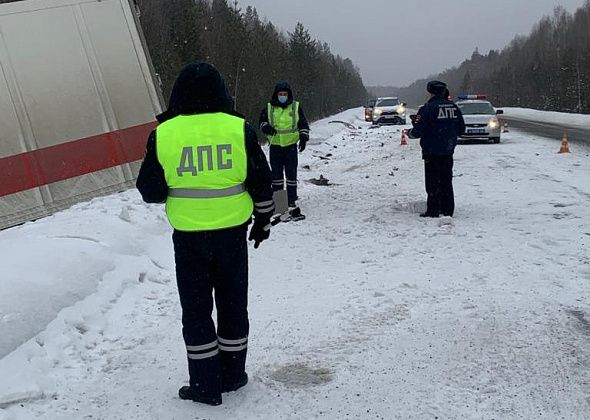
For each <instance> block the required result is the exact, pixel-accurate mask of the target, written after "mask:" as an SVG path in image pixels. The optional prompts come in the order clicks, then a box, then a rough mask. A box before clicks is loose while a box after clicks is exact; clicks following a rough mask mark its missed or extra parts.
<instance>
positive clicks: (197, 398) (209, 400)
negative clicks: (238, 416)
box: [178, 386, 221, 405]
mask: <svg viewBox="0 0 590 420" xmlns="http://www.w3.org/2000/svg"><path fill="white" fill-rule="evenodd" d="M178 396H179V397H180V399H181V400H191V401H194V402H198V403H202V404H207V405H221V395H219V396H218V397H209V396H206V395H200V394H197V393H196V392H195V391H194V390H193V389H192V388H191V387H190V386H183V387H182V388H180V389H179V390H178Z"/></svg>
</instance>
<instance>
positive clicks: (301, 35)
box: [137, 0, 367, 121]
mask: <svg viewBox="0 0 590 420" xmlns="http://www.w3.org/2000/svg"><path fill="white" fill-rule="evenodd" d="M137 4H138V6H139V9H140V11H141V17H140V20H141V23H142V27H143V31H144V34H145V37H146V40H147V44H148V46H149V50H150V53H151V56H152V61H153V63H154V66H155V68H156V72H157V73H158V74H159V75H160V78H161V81H162V90H163V92H164V95H165V97H166V98H167V97H168V94H169V92H170V89H171V87H172V84H173V82H174V78H175V76H176V75H177V73H178V71H179V70H180V68H182V66H183V65H185V64H186V63H189V62H192V61H195V60H206V61H208V62H210V63H212V64H214V65H215V66H216V67H217V68H218V69H219V70H220V71H221V73H222V74H223V76H224V77H225V80H226V83H227V85H228V88H229V90H230V93H231V94H232V95H233V96H235V100H236V105H237V110H238V111H239V112H241V113H243V114H245V115H246V116H247V117H249V118H250V119H251V120H254V121H258V115H259V113H260V110H261V109H262V108H263V107H264V106H265V104H266V103H267V102H268V100H269V99H270V96H271V94H272V91H273V89H274V85H275V83H276V82H277V81H278V80H287V81H288V82H289V83H290V84H291V86H292V88H293V91H294V94H295V95H296V97H297V98H298V99H299V100H300V101H301V102H302V106H303V108H304V110H305V112H306V115H307V117H308V118H309V119H311V120H314V119H318V118H321V117H325V116H328V115H331V114H334V113H336V112H338V111H339V110H341V109H347V108H352V107H357V106H360V105H362V104H363V103H364V102H365V101H366V99H367V91H366V89H365V87H364V85H363V81H362V79H361V76H360V72H359V70H358V68H356V67H355V65H354V64H353V63H352V61H351V60H350V59H348V58H342V57H340V56H339V55H336V54H333V53H332V52H331V51H330V47H329V46H328V45H327V44H326V43H322V42H320V41H318V40H315V39H313V38H312V37H311V35H310V34H309V32H308V30H307V29H306V28H305V27H304V26H303V24H301V23H298V24H297V25H296V27H295V28H294V29H293V31H292V32H288V33H286V34H285V33H283V32H282V31H280V30H279V29H278V28H277V27H275V26H274V25H273V24H272V23H271V22H269V21H267V20H263V19H261V18H260V17H259V15H258V13H257V11H256V9H255V8H252V7H246V8H245V9H242V8H240V7H239V4H238V2H233V3H229V2H228V1H227V0H137Z"/></svg>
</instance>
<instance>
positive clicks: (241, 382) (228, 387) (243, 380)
mask: <svg viewBox="0 0 590 420" xmlns="http://www.w3.org/2000/svg"><path fill="white" fill-rule="evenodd" d="M247 383H248V374H247V373H246V372H244V373H242V375H241V376H240V379H238V380H237V381H236V382H234V383H232V384H223V387H222V388H221V390H222V392H233V391H237V390H238V389H240V388H241V387H243V386H245V385H246V384H247Z"/></svg>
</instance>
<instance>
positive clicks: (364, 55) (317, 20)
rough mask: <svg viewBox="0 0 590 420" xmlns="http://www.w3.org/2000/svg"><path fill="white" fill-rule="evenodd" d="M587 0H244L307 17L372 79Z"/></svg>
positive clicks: (275, 18) (390, 77)
mask: <svg viewBox="0 0 590 420" xmlns="http://www.w3.org/2000/svg"><path fill="white" fill-rule="evenodd" d="M583 2H584V0H417V1H416V0H403V1H400V0H239V4H240V6H241V7H242V8H244V9H245V7H246V6H247V5H251V6H254V7H256V9H257V10H258V14H259V15H260V17H261V18H267V19H269V20H270V21H272V22H273V23H274V24H275V25H276V26H278V27H279V28H281V29H283V30H284V31H288V32H290V31H292V30H293V28H294V27H295V24H296V23H297V21H300V22H302V23H303V24H304V25H305V27H306V28H307V29H308V30H309V31H310V33H311V35H312V36H313V37H314V38H317V39H320V40H322V41H324V42H327V43H328V44H329V45H330V46H331V48H332V52H333V53H337V54H340V55H342V56H344V57H349V58H351V59H352V60H353V61H354V63H355V64H356V65H357V66H358V67H359V68H360V69H361V73H362V76H363V80H364V82H365V84H366V85H376V84H380V85H396V86H405V85H408V84H410V83H412V82H413V81H414V80H416V79H419V78H422V77H426V76H428V75H430V74H434V73H438V72H440V71H442V70H444V69H446V68H448V67H452V66H454V65H457V64H459V63H460V62H462V61H463V60H464V59H465V58H468V57H470V56H471V53H472V52H473V50H474V49H475V47H479V50H480V52H482V53H487V52H488V51H489V50H490V49H500V48H502V47H504V46H505V45H506V44H508V43H509V42H510V41H511V40H512V39H513V38H514V36H515V35H517V34H527V33H528V32H529V31H530V30H531V28H532V26H533V25H534V24H535V23H536V22H537V21H538V20H539V18H540V17H541V16H543V15H547V14H552V13H553V8H554V7H555V6H557V5H562V6H564V7H565V8H566V9H567V10H568V11H570V12H572V11H575V9H576V8H578V7H579V6H581V5H582V4H583Z"/></svg>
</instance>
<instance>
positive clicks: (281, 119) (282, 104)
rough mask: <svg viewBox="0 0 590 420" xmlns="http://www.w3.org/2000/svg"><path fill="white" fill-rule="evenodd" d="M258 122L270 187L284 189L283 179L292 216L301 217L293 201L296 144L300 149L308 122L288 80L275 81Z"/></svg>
mask: <svg viewBox="0 0 590 420" xmlns="http://www.w3.org/2000/svg"><path fill="white" fill-rule="evenodd" d="M259 124H260V129H261V131H262V132H263V133H264V134H265V135H266V136H267V137H268V140H269V143H270V166H271V169H272V187H273V190H274V191H277V190H282V189H284V188H285V180H284V178H286V179H287V196H288V204H289V213H290V214H291V219H292V220H300V219H303V218H304V216H303V215H302V214H301V210H300V209H299V207H297V204H296V201H297V198H298V197H297V165H298V157H297V143H299V152H303V151H304V150H305V146H306V144H307V142H308V140H309V124H308V122H307V119H306V118H305V114H304V112H303V108H302V107H301V105H300V104H299V102H298V101H296V100H294V98H293V91H292V90H291V86H290V85H289V83H287V82H285V81H280V82H278V83H277V84H276V86H275V90H274V92H273V94H272V97H271V99H270V102H269V103H268V104H267V105H266V106H265V107H264V109H263V110H262V112H261V113H260V119H259Z"/></svg>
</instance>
